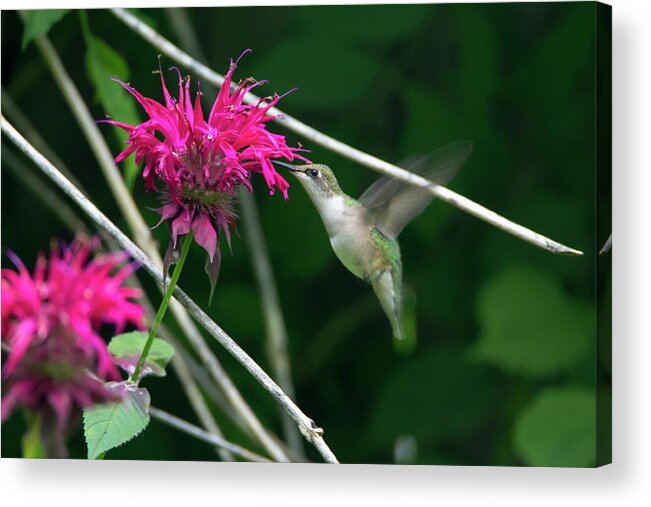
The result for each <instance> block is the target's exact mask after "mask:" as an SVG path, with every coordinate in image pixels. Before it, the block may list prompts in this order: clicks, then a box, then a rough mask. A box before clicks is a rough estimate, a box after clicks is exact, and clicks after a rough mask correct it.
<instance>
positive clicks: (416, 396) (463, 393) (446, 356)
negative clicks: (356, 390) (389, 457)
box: [370, 347, 498, 446]
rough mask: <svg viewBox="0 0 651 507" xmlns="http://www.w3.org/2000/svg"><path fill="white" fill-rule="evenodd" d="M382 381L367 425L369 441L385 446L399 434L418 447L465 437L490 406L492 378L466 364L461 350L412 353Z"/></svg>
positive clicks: (488, 412)
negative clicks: (415, 440)
mask: <svg viewBox="0 0 651 507" xmlns="http://www.w3.org/2000/svg"><path fill="white" fill-rule="evenodd" d="M385 378H386V383H385V385H384V386H383V388H382V389H381V391H380V395H379V398H378V400H377V403H376V406H375V410H374V412H373V415H372V418H371V424H370V431H371V438H372V439H373V440H374V441H376V442H379V443H382V444H383V445H385V446H386V445H392V444H393V442H394V441H395V439H396V438H397V437H398V436H400V435H405V434H406V435H413V437H414V438H416V439H417V441H418V442H419V444H424V445H425V444H430V445H431V444H436V443H437V442H440V441H442V440H444V439H446V438H453V437H461V436H467V435H468V434H470V433H472V432H474V431H476V430H478V429H480V428H482V427H483V426H484V425H485V424H486V422H487V420H488V419H489V417H490V415H491V413H492V411H493V410H494V409H495V408H496V399H497V398H498V390H497V385H496V383H495V378H494V376H493V375H492V374H491V372H490V371H489V370H488V369H487V368H486V367H484V366H482V365H477V364H472V363H470V362H469V361H467V360H466V359H465V358H464V355H463V352H462V350H452V349H447V348H443V347H436V348H433V349H430V350H429V351H428V352H427V353H424V354H422V353H421V354H420V355H419V354H415V355H414V356H411V357H410V360H409V361H408V362H405V363H404V365H403V367H402V368H400V369H398V370H397V371H395V372H386V375H385Z"/></svg>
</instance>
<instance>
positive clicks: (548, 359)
mask: <svg viewBox="0 0 651 507" xmlns="http://www.w3.org/2000/svg"><path fill="white" fill-rule="evenodd" d="M478 313H479V316H478V317H479V322H480V325H481V333H480V336H479V340H478V342H477V344H476V345H475V347H474V349H473V350H472V355H473V356H474V357H475V358H477V359H480V360H481V361H484V362H487V363H490V364H494V365H496V366H499V367H501V368H503V369H504V370H506V371H509V372H511V373H516V374H521V375H526V376H530V377H534V378H538V377H545V376H549V375H553V374H557V373H559V372H562V371H565V370H567V369H569V368H572V367H573V366H575V365H576V364H577V363H578V362H580V361H581V359H583V358H584V357H585V356H586V354H587V353H588V351H589V346H590V343H591V337H592V336H593V332H592V331H593V325H594V322H593V321H594V312H593V311H591V307H590V305H588V304H585V303H584V302H582V301H578V300H576V299H573V298H571V297H570V296H569V295H568V294H567V293H566V292H565V291H564V289H563V287H562V286H561V284H560V283H559V282H558V280H557V279H556V278H555V277H554V276H553V275H552V273H551V272H549V273H548V272H543V271H539V270H537V269H534V268H529V267H517V268H509V269H507V270H505V271H503V272H501V273H500V274H499V275H497V276H496V277H495V278H493V279H492V280H490V281H489V282H488V283H487V284H486V285H485V286H484V287H483V288H482V291H481V293H480V295H479V303H478Z"/></svg>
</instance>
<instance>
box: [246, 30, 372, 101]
mask: <svg viewBox="0 0 651 507" xmlns="http://www.w3.org/2000/svg"><path fill="white" fill-rule="evenodd" d="M315 50H317V51H318V54H319V57H318V58H315V57H314V51H315ZM297 62H299V64H300V72H299V73H297V72H296V68H297V67H296V65H297ZM379 71H380V66H379V65H378V64H377V62H376V61H375V60H373V59H372V58H371V57H370V56H368V55H366V54H364V53H362V52H361V51H359V50H358V49H356V48H354V47H352V46H347V45H346V44H345V43H342V42H340V41H339V40H337V39H334V40H333V39H330V40H326V39H323V38H315V37H312V36H309V37H308V38H306V39H302V38H296V39H291V40H287V41H284V42H281V43H279V44H277V45H275V46H274V48H273V49H272V51H271V53H270V54H268V55H267V56H266V58H264V59H263V60H261V61H259V62H258V63H256V64H255V75H256V76H258V77H259V78H260V79H268V80H269V82H270V83H271V85H267V86H265V87H260V88H258V89H257V92H258V93H264V94H268V93H270V92H269V90H268V86H272V87H273V89H274V90H281V91H284V90H289V89H292V88H294V87H298V90H297V91H295V92H294V93H292V94H290V95H289V96H287V97H286V98H285V99H283V102H284V103H288V104H294V105H300V106H303V107H304V108H309V109H319V108H331V107H336V106H342V105H344V104H348V103H350V102H352V101H354V100H357V99H359V98H361V97H362V95H364V93H366V92H367V90H369V88H370V87H371V85H372V84H373V81H374V80H375V78H376V76H377V75H378V73H379ZM324 83H327V86H324ZM274 90H271V91H274Z"/></svg>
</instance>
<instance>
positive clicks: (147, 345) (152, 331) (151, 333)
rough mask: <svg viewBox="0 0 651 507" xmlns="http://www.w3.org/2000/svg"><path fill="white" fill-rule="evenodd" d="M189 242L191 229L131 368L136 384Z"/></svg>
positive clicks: (179, 271) (179, 273)
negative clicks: (141, 347) (134, 364)
mask: <svg viewBox="0 0 651 507" xmlns="http://www.w3.org/2000/svg"><path fill="white" fill-rule="evenodd" d="M191 243H192V231H190V232H188V234H186V235H185V238H183V247H182V251H181V259H180V260H179V262H178V263H177V264H176V266H174V271H173V272H172V278H171V279H170V283H169V285H168V286H167V290H166V291H165V295H164V296H163V301H162V302H161V304H160V307H159V308H158V312H156V318H155V319H154V324H153V325H152V326H151V329H150V330H149V335H148V336H147V341H146V342H145V346H144V347H143V349H142V354H140V359H138V364H136V369H135V370H133V375H131V382H134V383H136V384H137V383H138V375H140V370H142V365H143V364H144V363H145V359H147V355H149V351H150V350H151V346H152V344H153V343H154V338H155V337H156V333H157V332H158V328H159V326H160V324H161V322H163V317H164V316H165V312H167V306H168V305H169V303H170V299H172V294H173V293H174V288H175V287H176V284H177V282H178V281H179V276H181V270H182V269H183V264H185V259H186V258H187V256H188V252H189V251H190V244H191Z"/></svg>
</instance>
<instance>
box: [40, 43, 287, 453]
mask: <svg viewBox="0 0 651 507" xmlns="http://www.w3.org/2000/svg"><path fill="white" fill-rule="evenodd" d="M36 45H37V47H38V48H39V50H40V51H41V52H42V54H43V58H44V60H45V63H46V64H47V65H48V67H49V68H50V70H51V71H52V75H53V76H54V78H55V81H56V82H57V84H58V86H59V88H60V89H61V92H62V94H63V96H64V97H65V99H66V101H67V102H68V105H69V106H70V108H71V110H72V112H73V114H74V116H75V118H76V119H77V121H78V122H79V124H80V126H81V129H82V131H83V133H84V135H85V136H86V138H87V140H88V143H89V145H90V147H91V149H92V151H93V153H94V154H95V157H96V158H97V161H98V163H99V166H100V169H101V170H102V172H103V174H104V177H105V178H106V180H107V182H108V183H109V187H110V189H111V192H112V193H113V195H114V197H115V199H116V202H117V203H118V206H119V207H120V209H121V211H122V213H123V214H124V216H125V218H126V220H127V222H128V223H129V226H130V228H131V230H132V232H133V234H134V237H135V239H136V243H137V244H138V245H140V246H141V247H142V248H143V249H144V250H145V251H146V252H147V255H148V256H149V258H150V259H152V261H153V262H154V264H155V265H156V266H157V267H158V268H162V265H163V263H162V259H161V257H160V253H159V252H158V249H157V247H156V245H155V242H154V239H153V236H152V235H151V231H150V230H149V227H147V225H146V224H145V221H144V219H143V218H142V215H141V214H140V212H139V211H138V207H137V206H136V204H135V202H134V201H133V198H132V197H131V194H130V192H129V190H128V189H127V187H126V185H125V184H124V181H123V179H122V178H121V176H120V174H119V172H118V170H117V168H116V167H115V164H114V161H113V156H112V155H111V152H110V150H109V148H108V146H107V145H106V142H105V140H104V138H103V137H102V135H101V132H100V131H99V128H98V127H97V124H96V122H95V121H94V120H93V117H92V115H91V114H90V111H89V110H88V107H87V106H86V104H85V103H84V100H83V98H82V97H81V94H80V93H79V91H78V90H77V88H76V86H75V84H74V82H73V81H72V79H71V78H70V76H69V75H68V73H67V72H66V69H65V67H64V66H63V62H61V59H60V58H59V55H58V54H57V52H56V50H55V49H54V47H53V46H52V44H51V43H50V41H49V40H48V39H47V38H46V37H38V38H37V39H36ZM170 310H171V311H172V313H173V314H174V317H175V318H176V320H177V322H178V323H179V325H180V326H181V328H182V329H183V332H184V333H185V334H186V336H187V337H188V340H189V341H190V343H191V344H192V345H193V347H195V350H197V352H198V354H199V355H200V357H201V359H202V360H203V361H204V363H205V364H206V365H207V366H208V368H209V371H210V373H211V375H212V376H213V378H214V379H215V381H216V382H217V383H218V384H219V385H220V386H221V388H222V389H223V391H224V393H225V394H226V397H227V399H228V400H229V401H230V402H231V403H232V404H233V407H234V408H235V410H236V411H237V413H238V414H239V415H240V416H241V417H242V420H243V422H244V423H245V424H246V426H247V428H248V430H249V431H250V432H251V434H252V435H253V436H255V438H256V439H257V440H258V441H259V442H260V443H261V444H262V445H263V446H264V448H265V449H266V450H267V451H268V452H269V453H270V455H271V456H272V457H273V458H274V460H276V461H289V458H288V456H287V455H286V453H285V452H284V451H283V449H281V448H280V447H279V446H278V445H277V443H276V441H275V440H274V439H273V438H271V436H270V434H269V432H268V431H267V429H266V428H265V427H264V426H263V425H262V423H261V422H260V420H259V419H258V418H257V416H256V415H255V413H254V412H253V410H251V408H250V407H249V405H248V404H247V403H246V401H245V400H244V398H243V397H242V395H241V394H240V393H239V391H238V390H237V388H236V387H235V384H233V382H232V380H231V379H230V377H228V375H227V374H226V371H225V370H224V369H223V367H222V366H221V364H220V363H219V361H218V360H217V358H216V357H215V356H214V355H213V354H212V352H211V351H210V348H209V347H208V346H207V345H206V343H205V341H204V339H203V336H202V335H201V333H200V332H199V330H198V329H197V328H196V326H195V325H194V323H193V322H192V320H191V319H190V318H189V317H188V315H187V313H186V312H185V311H184V310H183V308H182V307H181V306H180V305H179V304H177V303H175V302H174V301H172V302H171V304H170Z"/></svg>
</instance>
